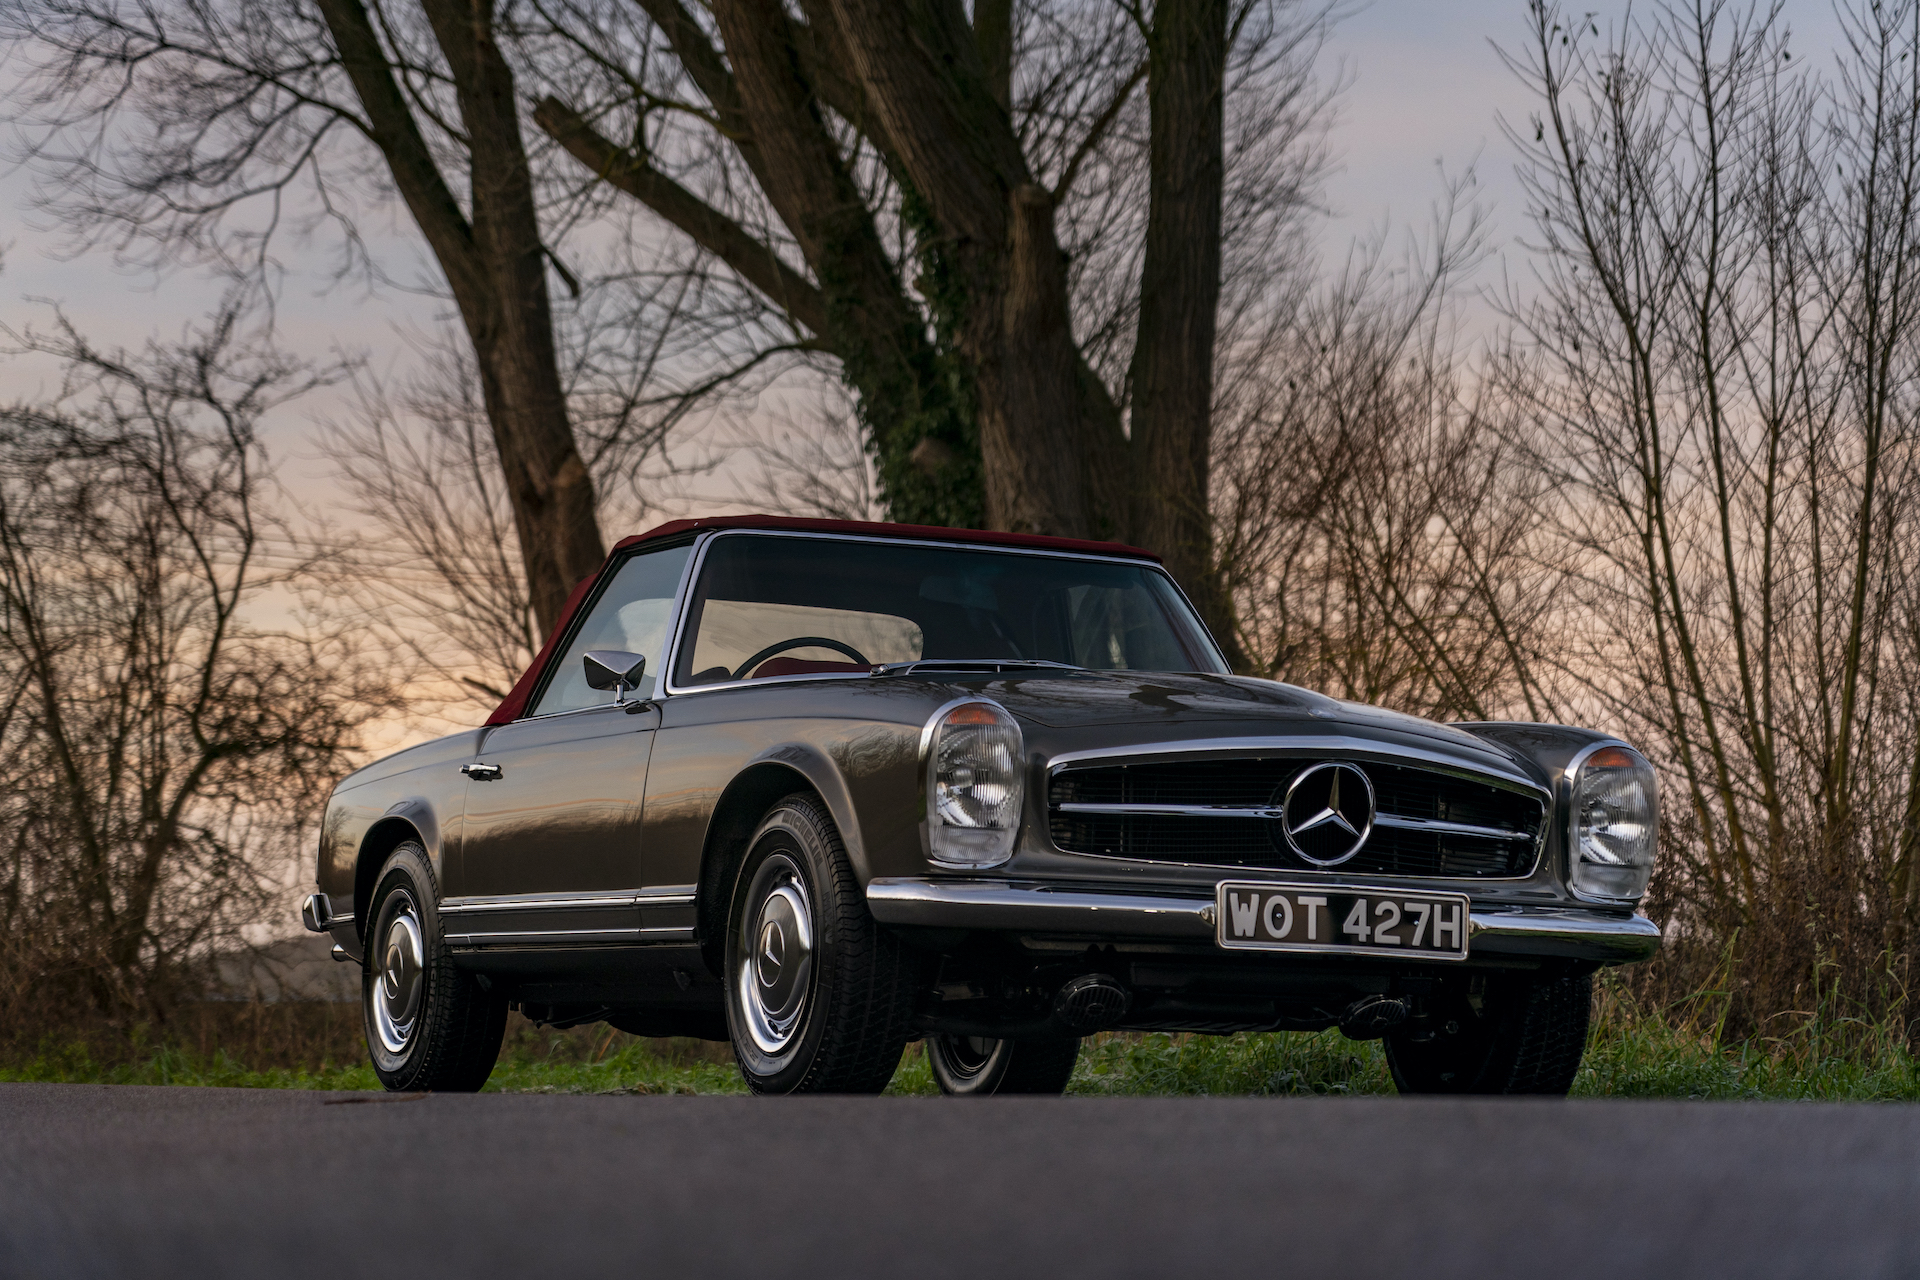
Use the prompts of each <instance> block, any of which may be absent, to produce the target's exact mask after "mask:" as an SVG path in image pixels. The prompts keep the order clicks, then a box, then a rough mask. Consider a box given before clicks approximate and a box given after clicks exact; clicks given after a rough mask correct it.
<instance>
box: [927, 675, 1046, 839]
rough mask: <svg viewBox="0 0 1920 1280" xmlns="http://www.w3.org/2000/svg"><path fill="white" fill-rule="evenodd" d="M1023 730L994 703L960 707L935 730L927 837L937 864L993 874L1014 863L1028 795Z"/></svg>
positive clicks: (930, 770)
mask: <svg viewBox="0 0 1920 1280" xmlns="http://www.w3.org/2000/svg"><path fill="white" fill-rule="evenodd" d="M1020 756H1021V741H1020V726H1019V724H1018V723H1017V722H1016V721H1015V720H1014V718H1013V717H1012V716H1011V715H1009V714H1008V713H1007V712H1006V710H1005V709H1003V708H1001V707H998V706H995V705H994V704H993V703H991V702H963V703H961V704H960V705H959V706H957V707H954V708H952V709H950V710H949V711H947V712H946V714H944V715H943V716H941V717H940V721H939V723H938V724H936V725H935V726H934V730H933V742H932V747H931V751H930V753H929V759H928V762H927V770H928V777H927V830H928V837H929V839H928V844H929V846H930V849H929V851H930V852H931V853H932V855H933V858H934V860H935V861H936V862H943V863H946V864H948V865H949V866H956V867H991V866H996V865H998V864H999V863H1002V862H1005V861H1006V860H1007V859H1008V858H1010V857H1012V856H1013V843H1014V839H1015V837H1016V836H1017V835H1018V834H1019V827H1020V809H1021V801H1022V800H1023V799H1024V797H1025V792H1026V787H1025V783H1024V780H1023V774H1022V772H1021V766H1020Z"/></svg>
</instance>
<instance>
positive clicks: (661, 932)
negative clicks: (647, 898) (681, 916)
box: [447, 925, 693, 947]
mask: <svg viewBox="0 0 1920 1280" xmlns="http://www.w3.org/2000/svg"><path fill="white" fill-rule="evenodd" d="M691 941H693V926H692V925H675V926H671V927H666V928H656V929H535V930H524V931H521V932H504V931H503V932H500V933H450V934H448V935H447V945H448V946H450V947H481V946H529V945H532V946H554V945H564V944H566V943H570V942H691Z"/></svg>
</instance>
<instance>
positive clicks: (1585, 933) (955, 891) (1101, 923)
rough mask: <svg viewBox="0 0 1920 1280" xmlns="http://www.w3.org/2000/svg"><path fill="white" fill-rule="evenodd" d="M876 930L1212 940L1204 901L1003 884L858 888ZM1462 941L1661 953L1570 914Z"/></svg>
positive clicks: (1526, 913) (1526, 916) (898, 882)
mask: <svg viewBox="0 0 1920 1280" xmlns="http://www.w3.org/2000/svg"><path fill="white" fill-rule="evenodd" d="M867 906H868V907H869V908H870V909H871V910H872V911H873V916H874V919H876V920H878V921H880V922H881V923H882V924H898V925H925V926H930V927H933V928H939V929H999V930H1009V931H1015V932H1020V933H1071V934H1081V935H1093V936H1097V937H1114V938H1120V937H1126V938H1192V939H1200V938H1212V937H1213V936H1214V907H1213V899H1212V898H1175V897H1165V896H1159V895H1154V894H1134V893H1116V892H1113V891H1111V890H1098V889H1082V888H1077V887H1072V886H1067V885H1057V884H1033V883H1020V882H1016V881H1007V880H911V879H899V878H884V879H878V880H874V881H872V882H871V883H870V884H868V885H867ZM1470 918H1471V924H1470V925H1469V929H1468V935H1467V949H1468V953H1469V954H1470V955H1473V954H1503V955H1527V956H1560V957H1565V958H1568V959H1574V960H1598V961H1600V962H1601V963H1602V964H1631V963H1633V962H1634V961H1636V960H1647V959H1650V958H1652V956H1653V955H1654V954H1655V953H1656V952H1658V951H1659V950H1660V926H1658V925H1656V924H1655V923H1654V922H1653V921H1651V920H1649V919H1647V918H1646V917H1645V916H1640V915H1625V916H1623V915H1619V914H1616V913H1611V912H1605V911H1592V910H1586V909H1583V908H1578V907H1533V906H1525V907H1508V906H1499V907H1493V906H1486V907H1481V908H1478V909H1476V910H1474V911H1473V912H1472V914H1471V917H1470Z"/></svg>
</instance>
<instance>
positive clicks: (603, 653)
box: [581, 649, 647, 704]
mask: <svg viewBox="0 0 1920 1280" xmlns="http://www.w3.org/2000/svg"><path fill="white" fill-rule="evenodd" d="M581 661H582V662H583V663H585V664H586V668H587V687H588V688H590V689H612V690H613V691H614V695H613V700H614V702H615V704H619V703H623V702H625V701H626V700H627V694H628V693H630V692H632V691H633V690H635V689H638V688H639V687H640V677H641V676H643V675H645V674H646V671H647V660H646V659H645V658H644V657H642V656H641V655H640V654H637V653H628V652H627V651H626V650H625V649H594V650H591V651H590V652H588V653H586V654H585V655H583V656H582V657H581Z"/></svg>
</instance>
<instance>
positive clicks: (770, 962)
mask: <svg viewBox="0 0 1920 1280" xmlns="http://www.w3.org/2000/svg"><path fill="white" fill-rule="evenodd" d="M786 961H787V934H786V931H785V930H784V929H782V928H781V927H780V922H779V921H778V920H769V921H767V923H766V927H765V928H763V929H762V930H761V931H760V964H759V966H758V967H759V970H760V982H761V984H762V985H764V986H769V987H770V986H772V985H773V984H774V983H776V982H778V981H779V980H780V966H781V965H783V964H785V963H786Z"/></svg>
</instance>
